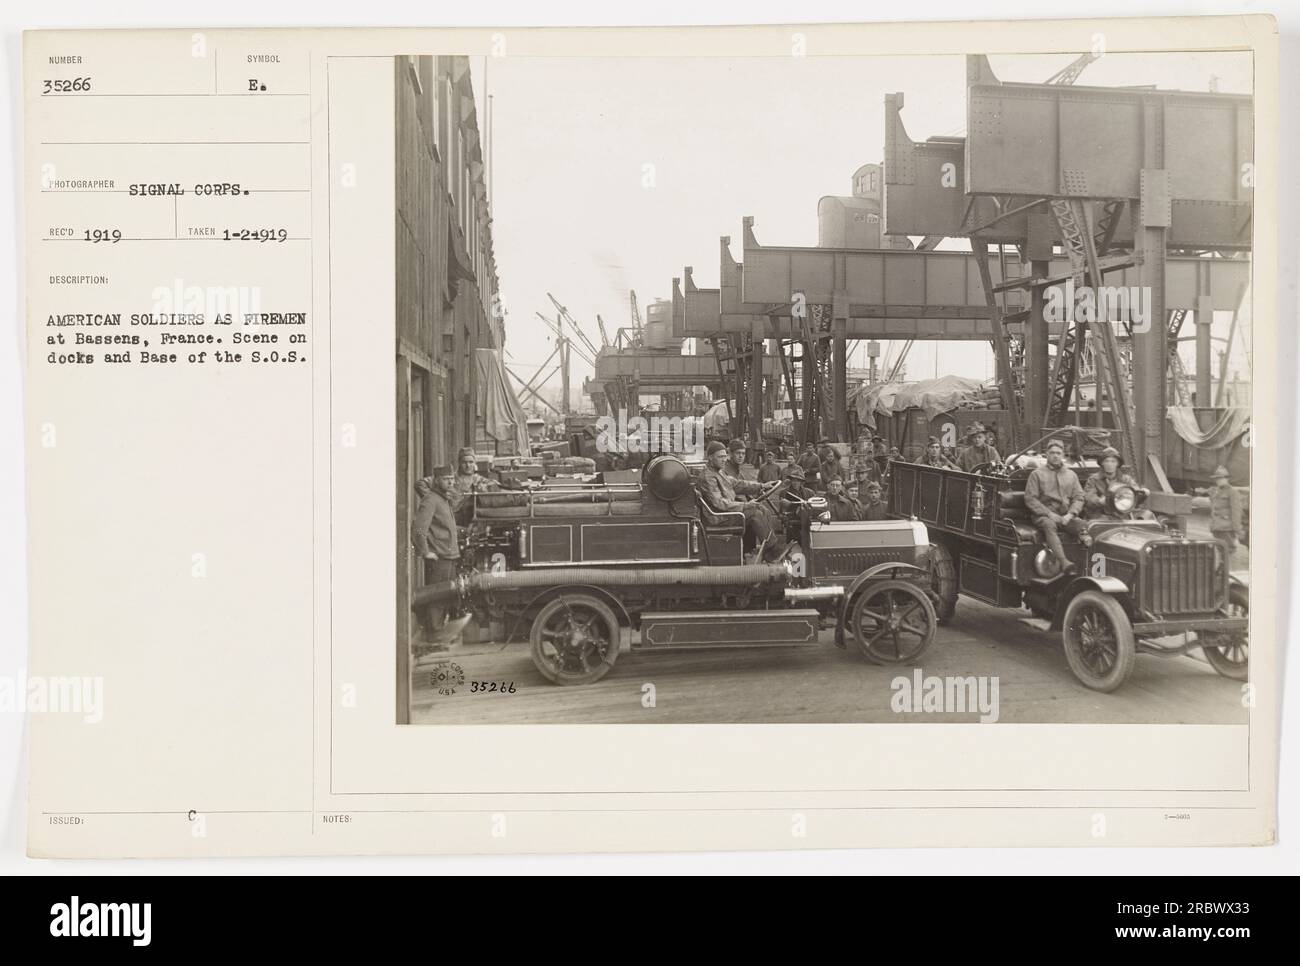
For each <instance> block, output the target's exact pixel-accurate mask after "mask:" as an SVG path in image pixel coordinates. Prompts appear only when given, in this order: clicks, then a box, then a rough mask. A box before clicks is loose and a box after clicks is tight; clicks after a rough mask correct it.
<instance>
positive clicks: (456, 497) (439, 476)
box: [411, 446, 498, 639]
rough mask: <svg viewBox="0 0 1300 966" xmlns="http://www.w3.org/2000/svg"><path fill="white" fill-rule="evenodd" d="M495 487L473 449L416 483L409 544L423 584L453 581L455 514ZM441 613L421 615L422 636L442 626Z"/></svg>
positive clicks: (457, 556)
mask: <svg viewBox="0 0 1300 966" xmlns="http://www.w3.org/2000/svg"><path fill="white" fill-rule="evenodd" d="M497 488H498V487H497V484H496V483H495V482H493V481H492V480H489V479H488V478H487V477H486V476H483V475H482V474H481V473H479V471H478V460H477V457H475V455H474V450H473V449H471V448H470V447H468V446H465V447H462V448H461V449H460V451H459V452H458V453H457V454H456V465H455V466H454V467H452V466H439V467H437V468H436V469H435V470H434V471H433V473H432V474H430V475H429V476H426V477H424V478H422V479H420V480H418V481H416V484H415V495H416V497H417V498H418V503H417V504H416V509H415V517H414V519H413V520H412V521H411V543H412V544H413V545H414V547H415V552H416V554H417V555H418V556H419V557H420V559H421V560H423V561H424V581H425V583H426V584H433V583H439V582H442V581H448V580H454V579H455V578H456V574H457V571H458V569H459V567H460V536H459V531H458V529H457V514H458V513H460V511H461V509H462V508H463V507H464V506H465V504H466V501H467V500H468V499H469V497H470V496H471V495H472V494H475V493H486V492H488V491H489V490H494V489H497ZM442 616H443V615H442V612H441V611H440V610H439V609H437V608H430V609H428V610H427V611H425V612H424V613H422V614H421V623H422V625H423V630H424V633H425V637H426V639H427V638H430V637H432V636H433V635H434V634H435V633H436V631H437V625H438V624H440V623H441V619H442Z"/></svg>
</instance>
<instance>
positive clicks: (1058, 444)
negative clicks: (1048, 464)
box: [1043, 439, 1065, 453]
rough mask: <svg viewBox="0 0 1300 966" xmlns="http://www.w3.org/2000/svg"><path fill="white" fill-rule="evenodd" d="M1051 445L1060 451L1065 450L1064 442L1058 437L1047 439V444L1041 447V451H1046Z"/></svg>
mask: <svg viewBox="0 0 1300 966" xmlns="http://www.w3.org/2000/svg"><path fill="white" fill-rule="evenodd" d="M1053 446H1055V447H1056V448H1057V449H1059V450H1060V451H1061V452H1062V453H1064V452H1065V443H1064V442H1063V441H1061V440H1059V439H1049V440H1048V441H1047V445H1046V446H1044V447H1043V452H1044V453H1046V452H1047V451H1048V450H1049V449H1051V448H1052V447H1053Z"/></svg>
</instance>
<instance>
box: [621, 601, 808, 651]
mask: <svg viewBox="0 0 1300 966" xmlns="http://www.w3.org/2000/svg"><path fill="white" fill-rule="evenodd" d="M820 622H821V615H820V614H819V613H818V612H817V611H815V610H813V609H812V608H806V609H792V610H757V611H754V610H710V611H661V612H658V613H645V614H642V615H641V636H640V639H639V641H638V642H637V643H635V644H633V645H632V647H633V650H640V651H644V650H651V649H657V648H665V649H676V648H690V647H754V646H763V645H784V646H787V647H788V646H790V645H793V644H816V643H817V629H818V626H819V625H820Z"/></svg>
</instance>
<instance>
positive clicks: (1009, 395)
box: [971, 238, 1025, 450]
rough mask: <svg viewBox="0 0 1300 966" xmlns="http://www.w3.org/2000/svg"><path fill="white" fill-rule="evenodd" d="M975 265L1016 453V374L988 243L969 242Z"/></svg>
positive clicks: (1021, 424) (1019, 425)
mask: <svg viewBox="0 0 1300 966" xmlns="http://www.w3.org/2000/svg"><path fill="white" fill-rule="evenodd" d="M971 248H972V249H974V252H975V264H976V265H977V266H978V267H979V271H980V285H981V287H982V288H983V289H984V299H985V302H986V303H987V304H988V308H989V322H990V325H991V328H992V332H993V357H994V358H995V359H996V360H997V364H998V390H999V392H1000V393H1001V394H1002V408H1003V409H1005V410H1006V411H1007V412H1008V413H1009V414H1010V416H1011V447H1012V449H1013V450H1018V449H1020V447H1021V446H1022V445H1024V442H1025V419H1024V414H1023V411H1022V410H1021V408H1020V400H1019V399H1018V398H1017V396H1016V384H1015V373H1014V372H1012V370H1011V350H1010V348H1009V347H1008V345H1007V334H1006V329H1005V328H1004V327H1003V322H1002V306H1001V305H999V304H998V296H997V292H995V291H994V289H993V273H992V272H991V271H990V270H989V250H988V243H987V242H985V241H984V239H982V238H972V239H971Z"/></svg>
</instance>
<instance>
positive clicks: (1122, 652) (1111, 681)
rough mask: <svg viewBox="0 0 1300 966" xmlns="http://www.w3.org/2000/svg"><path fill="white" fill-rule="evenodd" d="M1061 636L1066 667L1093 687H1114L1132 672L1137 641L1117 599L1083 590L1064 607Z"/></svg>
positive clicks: (1135, 657) (1102, 689) (1101, 689)
mask: <svg viewBox="0 0 1300 966" xmlns="http://www.w3.org/2000/svg"><path fill="white" fill-rule="evenodd" d="M1062 636H1063V637H1064V638H1065V659H1066V660H1067V661H1068V662H1069V663H1070V670H1071V671H1073V672H1074V676H1075V677H1077V678H1078V679H1079V680H1080V681H1082V682H1083V683H1084V684H1086V685H1087V686H1088V687H1090V688H1092V689H1093V690H1094V691H1114V690H1115V689H1116V688H1118V687H1119V686H1120V685H1121V684H1123V683H1124V681H1125V680H1127V678H1128V676H1129V674H1131V673H1132V672H1133V664H1134V662H1135V661H1136V660H1137V642H1136V641H1135V639H1134V637H1133V625H1132V624H1130V623H1129V619H1128V614H1126V613H1124V608H1123V607H1121V606H1120V603H1119V601H1117V600H1116V599H1115V598H1114V597H1111V596H1110V595H1109V594H1103V593H1101V592H1100V591H1096V590H1085V591H1084V592H1083V593H1081V594H1079V596H1077V597H1075V598H1074V599H1073V600H1072V601H1070V606H1069V607H1067V608H1066V609H1065V620H1064V621H1063V627H1062Z"/></svg>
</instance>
